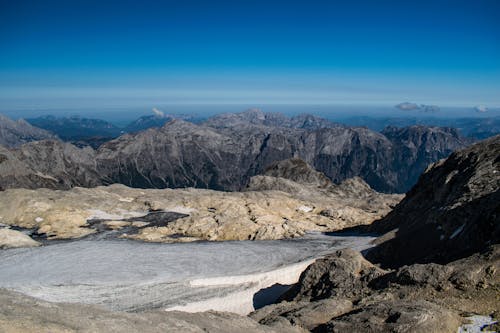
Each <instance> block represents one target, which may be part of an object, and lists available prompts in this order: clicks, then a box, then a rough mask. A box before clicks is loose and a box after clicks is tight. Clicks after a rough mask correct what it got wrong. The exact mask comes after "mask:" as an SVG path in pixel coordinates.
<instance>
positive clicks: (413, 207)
mask: <svg viewBox="0 0 500 333" xmlns="http://www.w3.org/2000/svg"><path fill="white" fill-rule="evenodd" d="M499 156H500V136H496V137H493V138H490V139H487V140H484V141H482V142H480V143H477V144H475V145H473V146H471V147H469V148H467V149H465V150H462V151H459V152H456V153H453V154H452V155H451V156H450V157H449V158H448V159H447V160H445V161H440V162H438V163H436V164H434V165H433V166H431V167H430V168H429V169H428V170H427V171H426V172H425V174H423V175H422V176H421V178H420V180H419V182H418V184H417V185H416V186H415V187H414V188H413V189H412V190H411V191H410V192H408V194H407V195H406V197H405V199H404V200H403V201H402V202H401V203H400V204H399V205H398V206H397V207H396V208H395V209H394V210H393V211H392V212H391V213H390V214H389V215H388V216H386V217H385V218H383V219H382V220H380V221H377V222H376V223H375V224H374V225H373V226H372V230H373V231H376V232H389V231H391V230H393V229H396V228H397V229H396V230H395V231H394V230H393V231H392V232H390V233H389V234H387V235H385V236H383V237H382V238H381V239H380V240H379V243H381V244H380V245H379V246H378V247H377V248H376V249H375V250H373V251H371V252H370V253H368V258H369V259H370V260H372V261H374V262H378V263H381V264H382V265H384V266H390V267H399V266H401V265H404V264H409V263H414V262H420V263H427V262H439V263H447V262H449V261H451V260H455V259H458V258H462V257H465V256H469V255H471V254H473V253H475V252H477V251H482V250H484V249H485V248H487V247H488V246H489V245H491V244H497V243H499V241H500V214H499V213H500V157H499Z"/></svg>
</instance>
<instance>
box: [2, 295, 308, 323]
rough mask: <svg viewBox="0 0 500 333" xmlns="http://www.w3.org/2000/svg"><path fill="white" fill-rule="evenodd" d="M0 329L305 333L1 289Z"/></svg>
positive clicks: (223, 317)
mask: <svg viewBox="0 0 500 333" xmlns="http://www.w3.org/2000/svg"><path fill="white" fill-rule="evenodd" d="M0 331H2V332H6V333H63V332H64V333H67V332H131V333H133V332H137V333H160V332H179V333H191V332H192V333H202V332H212V333H233V332H250V333H278V332H292V333H293V332H297V333H298V332H304V330H301V329H300V328H296V327H292V326H291V325H290V324H287V323H282V324H281V325H275V326H274V327H269V326H265V325H261V324H258V323H257V322H255V321H254V320H252V319H250V318H248V317H243V316H239V315H236V314H232V313H225V312H213V311H212V312H202V313H186V312H178V311H172V312H165V311H150V312H138V313H126V312H114V311H110V310H106V309H104V308H100V307H98V306H92V305H83V304H63V303H50V302H45V301H42V300H39V299H35V298H32V297H29V296H25V295H23V294H20V293H16V292H13V291H7V290H5V289H0Z"/></svg>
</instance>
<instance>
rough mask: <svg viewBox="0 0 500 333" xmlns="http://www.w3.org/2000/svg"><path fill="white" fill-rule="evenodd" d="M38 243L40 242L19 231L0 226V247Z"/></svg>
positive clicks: (29, 245) (8, 247)
mask: <svg viewBox="0 0 500 333" xmlns="http://www.w3.org/2000/svg"><path fill="white" fill-rule="evenodd" d="M39 245H40V243H38V242H37V241H35V240H33V239H32V238H31V237H30V236H28V235H25V234H23V233H22V232H20V231H16V230H12V229H8V228H0V249H11V248H16V247H34V246H39Z"/></svg>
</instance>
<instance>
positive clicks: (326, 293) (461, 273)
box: [250, 246, 500, 333]
mask: <svg viewBox="0 0 500 333" xmlns="http://www.w3.org/2000/svg"><path fill="white" fill-rule="evenodd" d="M499 268H500V248H499V247H498V246H496V247H494V248H492V249H490V250H489V251H488V252H486V253H484V254H476V255H473V256H471V257H468V258H464V259H461V260H458V261H455V262H452V263H450V264H448V265H439V264H422V265H419V264H414V265H411V266H403V267H401V268H399V269H397V270H392V271H385V270H382V269H380V268H378V267H376V266H374V265H373V264H371V263H370V262H368V261H367V260H366V259H364V258H363V257H362V256H361V255H360V254H359V252H355V251H352V250H341V251H338V252H337V253H335V254H333V255H330V256H327V257H325V258H324V259H320V260H317V261H316V262H315V263H314V264H312V265H311V266H309V267H308V268H307V269H306V270H305V271H304V272H303V273H302V276H301V278H300V281H299V283H298V284H297V285H296V286H295V287H294V288H293V289H291V290H290V291H289V292H288V293H287V294H285V295H284V296H283V299H284V300H283V301H282V302H280V303H277V304H274V305H269V306H267V307H264V308H262V309H260V310H257V311H256V312H254V313H252V314H251V315H250V317H251V318H253V319H255V320H257V321H259V322H260V323H261V324H266V325H269V326H271V327H273V325H282V324H284V323H291V324H293V325H294V326H297V327H301V328H304V329H307V330H309V331H312V332H436V333H437V332H456V331H457V328H458V326H460V324H461V323H462V322H465V321H466V320H465V319H464V318H463V317H464V316H468V314H469V315H470V314H477V313H479V314H488V315H489V314H493V315H494V316H498V313H499V311H500V309H499V307H498V290H499V289H498V288H499V283H500V278H499V276H498V269H499Z"/></svg>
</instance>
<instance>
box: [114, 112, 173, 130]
mask: <svg viewBox="0 0 500 333" xmlns="http://www.w3.org/2000/svg"><path fill="white" fill-rule="evenodd" d="M172 119H173V118H171V117H169V116H165V115H163V114H153V115H147V116H142V117H139V118H138V119H136V120H134V121H133V122H131V123H130V124H128V125H127V126H126V127H125V128H124V129H123V131H124V132H126V133H136V132H140V131H144V130H146V129H148V128H158V127H162V126H163V125H165V124H166V123H168V122H169V121H172Z"/></svg>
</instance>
